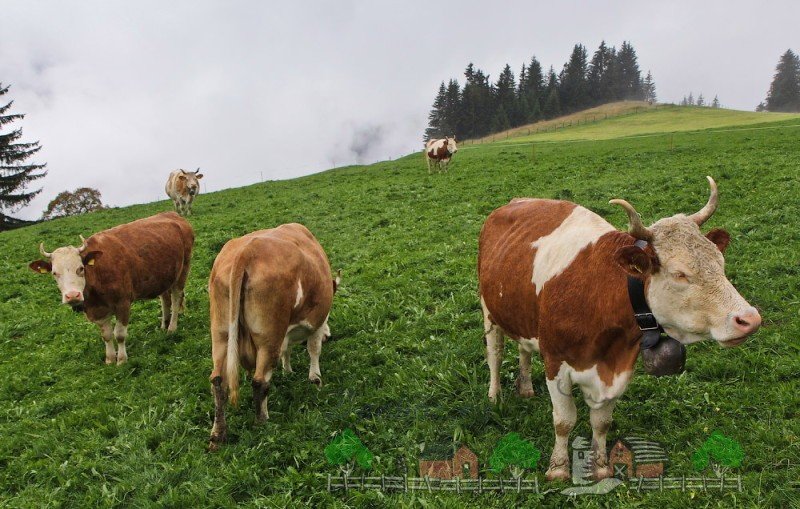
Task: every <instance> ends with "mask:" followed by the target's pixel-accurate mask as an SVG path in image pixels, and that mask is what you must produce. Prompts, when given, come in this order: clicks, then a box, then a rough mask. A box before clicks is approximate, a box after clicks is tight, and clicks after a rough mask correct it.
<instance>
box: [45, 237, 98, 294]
mask: <svg viewBox="0 0 800 509" xmlns="http://www.w3.org/2000/svg"><path fill="white" fill-rule="evenodd" d="M43 254H45V255H47V257H48V258H49V261H44V260H36V261H35V262H33V263H31V264H30V268H31V269H32V270H34V271H35V272H39V273H42V274H46V273H48V272H49V273H51V274H52V275H53V278H54V279H55V280H56V284H57V285H58V289H59V290H61V303H62V304H70V305H73V306H77V305H79V304H82V303H83V300H84V290H85V289H86V267H87V266H92V265H94V263H95V260H96V259H97V258H99V257H100V254H101V253H100V252H99V251H92V252H89V253H81V250H80V249H79V248H77V247H72V246H65V247H60V248H58V249H56V250H54V251H53V252H52V253H43Z"/></svg>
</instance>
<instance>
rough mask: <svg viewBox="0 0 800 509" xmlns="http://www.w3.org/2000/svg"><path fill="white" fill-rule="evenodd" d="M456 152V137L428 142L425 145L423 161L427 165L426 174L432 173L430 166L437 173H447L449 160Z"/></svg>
mask: <svg viewBox="0 0 800 509" xmlns="http://www.w3.org/2000/svg"><path fill="white" fill-rule="evenodd" d="M457 151H458V147H457V146H456V137H455V136H453V137H451V138H442V139H441V140H430V141H428V143H426V144H425V161H426V162H427V163H428V173H433V170H432V166H431V165H433V166H435V167H436V168H437V169H438V170H439V171H443V172H445V173H447V165H449V164H450V158H452V157H453V154H455V153H456V152H457Z"/></svg>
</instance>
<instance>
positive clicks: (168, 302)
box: [160, 291, 172, 329]
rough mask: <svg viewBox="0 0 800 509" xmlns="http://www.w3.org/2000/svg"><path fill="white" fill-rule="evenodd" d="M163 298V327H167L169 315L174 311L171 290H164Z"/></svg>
mask: <svg viewBox="0 0 800 509" xmlns="http://www.w3.org/2000/svg"><path fill="white" fill-rule="evenodd" d="M160 299H161V328H162V329H166V328H167V326H168V325H169V317H170V314H171V313H172V297H171V296H170V292H168V291H167V292H164V293H162V294H161V296H160Z"/></svg>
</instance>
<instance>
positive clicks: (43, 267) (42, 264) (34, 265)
mask: <svg viewBox="0 0 800 509" xmlns="http://www.w3.org/2000/svg"><path fill="white" fill-rule="evenodd" d="M28 267H30V268H31V270H32V271H34V272H38V273H39V274H48V273H49V272H50V271H52V270H53V266H52V265H51V264H50V262H46V261H44V260H36V261H34V262H31V263H30V264H28Z"/></svg>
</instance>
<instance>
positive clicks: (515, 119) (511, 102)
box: [492, 64, 520, 129]
mask: <svg viewBox="0 0 800 509" xmlns="http://www.w3.org/2000/svg"><path fill="white" fill-rule="evenodd" d="M494 89H495V101H496V104H497V114H496V115H495V118H494V119H493V121H492V123H493V124H494V123H495V121H496V120H497V118H498V115H499V113H500V109H502V110H503V112H504V113H505V119H506V120H507V121H508V123H509V125H510V126H511V127H516V126H517V125H519V120H520V119H519V115H518V113H517V101H516V89H517V85H516V80H515V79H514V73H513V72H512V71H511V66H510V65H508V64H506V66H505V67H504V68H503V72H501V73H500V76H499V77H498V78H497V83H496V84H495V87H494ZM500 118H502V116H500ZM506 129H507V128H506Z"/></svg>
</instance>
